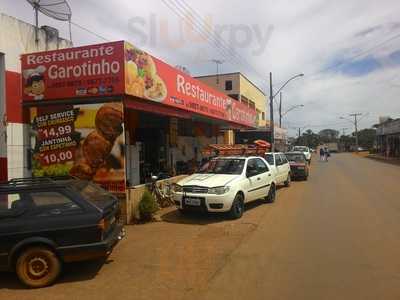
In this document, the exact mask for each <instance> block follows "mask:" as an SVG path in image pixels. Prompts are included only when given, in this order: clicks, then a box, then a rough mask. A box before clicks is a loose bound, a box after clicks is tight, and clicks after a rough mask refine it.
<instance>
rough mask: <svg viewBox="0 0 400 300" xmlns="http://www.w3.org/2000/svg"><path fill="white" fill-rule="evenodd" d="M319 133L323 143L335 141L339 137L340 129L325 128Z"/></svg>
mask: <svg viewBox="0 0 400 300" xmlns="http://www.w3.org/2000/svg"><path fill="white" fill-rule="evenodd" d="M318 135H319V136H320V139H321V142H323V143H335V142H337V140H338V138H339V131H337V130H335V129H323V130H321V131H320V132H319V133H318Z"/></svg>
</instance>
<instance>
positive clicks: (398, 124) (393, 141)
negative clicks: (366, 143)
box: [374, 118, 400, 158]
mask: <svg viewBox="0 0 400 300" xmlns="http://www.w3.org/2000/svg"><path fill="white" fill-rule="evenodd" d="M374 127H375V128H376V145H377V152H378V154H381V155H383V156H386V157H398V158H400V118H398V119H390V118H387V119H385V120H382V122H380V123H379V124H376V125H375V126H374Z"/></svg>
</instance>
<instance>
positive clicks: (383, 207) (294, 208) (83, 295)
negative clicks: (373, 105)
mask: <svg viewBox="0 0 400 300" xmlns="http://www.w3.org/2000/svg"><path fill="white" fill-rule="evenodd" d="M399 179H400V167H399V166H394V165H390V164H386V163H382V162H378V161H374V160H370V159H367V158H362V157H358V156H356V155H353V154H336V155H335V154H334V155H333V156H332V157H331V159H330V161H329V162H319V161H317V160H314V161H313V162H312V168H311V175H310V177H309V180H308V181H301V182H293V183H292V185H291V187H290V188H283V187H282V188H280V189H279V191H278V196H277V201H276V202H275V203H273V204H263V203H262V202H261V201H260V202H255V203H252V204H250V205H247V206H246V212H245V214H244V215H243V217H242V218H241V219H240V220H235V221H232V220H229V219H227V218H225V217H224V216H220V215H211V216H204V215H194V216H185V217H182V216H180V215H179V213H177V212H176V210H175V209H169V210H166V211H165V212H164V213H163V215H162V220H163V222H158V223H152V224H146V225H136V226H128V227H127V233H128V234H127V237H126V239H125V240H123V241H122V242H121V243H120V244H119V245H118V246H117V248H116V249H115V251H114V252H113V254H112V255H111V256H110V257H109V259H108V260H107V261H106V262H105V263H104V264H100V263H84V264H74V265H70V266H66V267H65V269H64V273H63V276H62V277H61V278H60V281H59V282H58V283H56V284H55V285H53V286H51V287H48V288H45V289H38V290H28V289H25V288H24V287H23V286H21V285H20V284H19V282H18V280H17V279H16V277H15V276H14V275H12V274H8V273H2V274H0V299H8V300H12V299H23V300H25V299H28V300H30V299H41V300H42V299H69V300H71V299H96V300H97V299H114V298H115V299H246V300H250V299H296V300H299V299H304V300H313V299H316V300H321V299H335V300H336V299H351V300H357V299H360V300H361V299H363V300H364V299H374V300H376V299H384V300H391V299H393V300H394V299H400V288H399V287H400V255H399V249H400V196H399V195H400V181H399Z"/></svg>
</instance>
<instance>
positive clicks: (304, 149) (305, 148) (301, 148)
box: [294, 147, 308, 152]
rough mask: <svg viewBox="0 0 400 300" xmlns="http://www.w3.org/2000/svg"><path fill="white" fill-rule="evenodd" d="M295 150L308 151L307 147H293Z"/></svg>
mask: <svg viewBox="0 0 400 300" xmlns="http://www.w3.org/2000/svg"><path fill="white" fill-rule="evenodd" d="M294 150H295V151H300V152H308V148H307V147H294Z"/></svg>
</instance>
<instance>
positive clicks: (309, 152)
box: [292, 146, 311, 163]
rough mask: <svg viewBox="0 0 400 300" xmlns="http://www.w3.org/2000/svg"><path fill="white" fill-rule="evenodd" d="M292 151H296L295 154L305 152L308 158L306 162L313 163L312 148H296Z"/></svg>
mask: <svg viewBox="0 0 400 300" xmlns="http://www.w3.org/2000/svg"><path fill="white" fill-rule="evenodd" d="M292 151H294V152H303V153H304V156H305V157H306V160H307V161H308V163H310V162H311V151H310V148H308V147H306V146H294V147H293V150H292Z"/></svg>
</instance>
